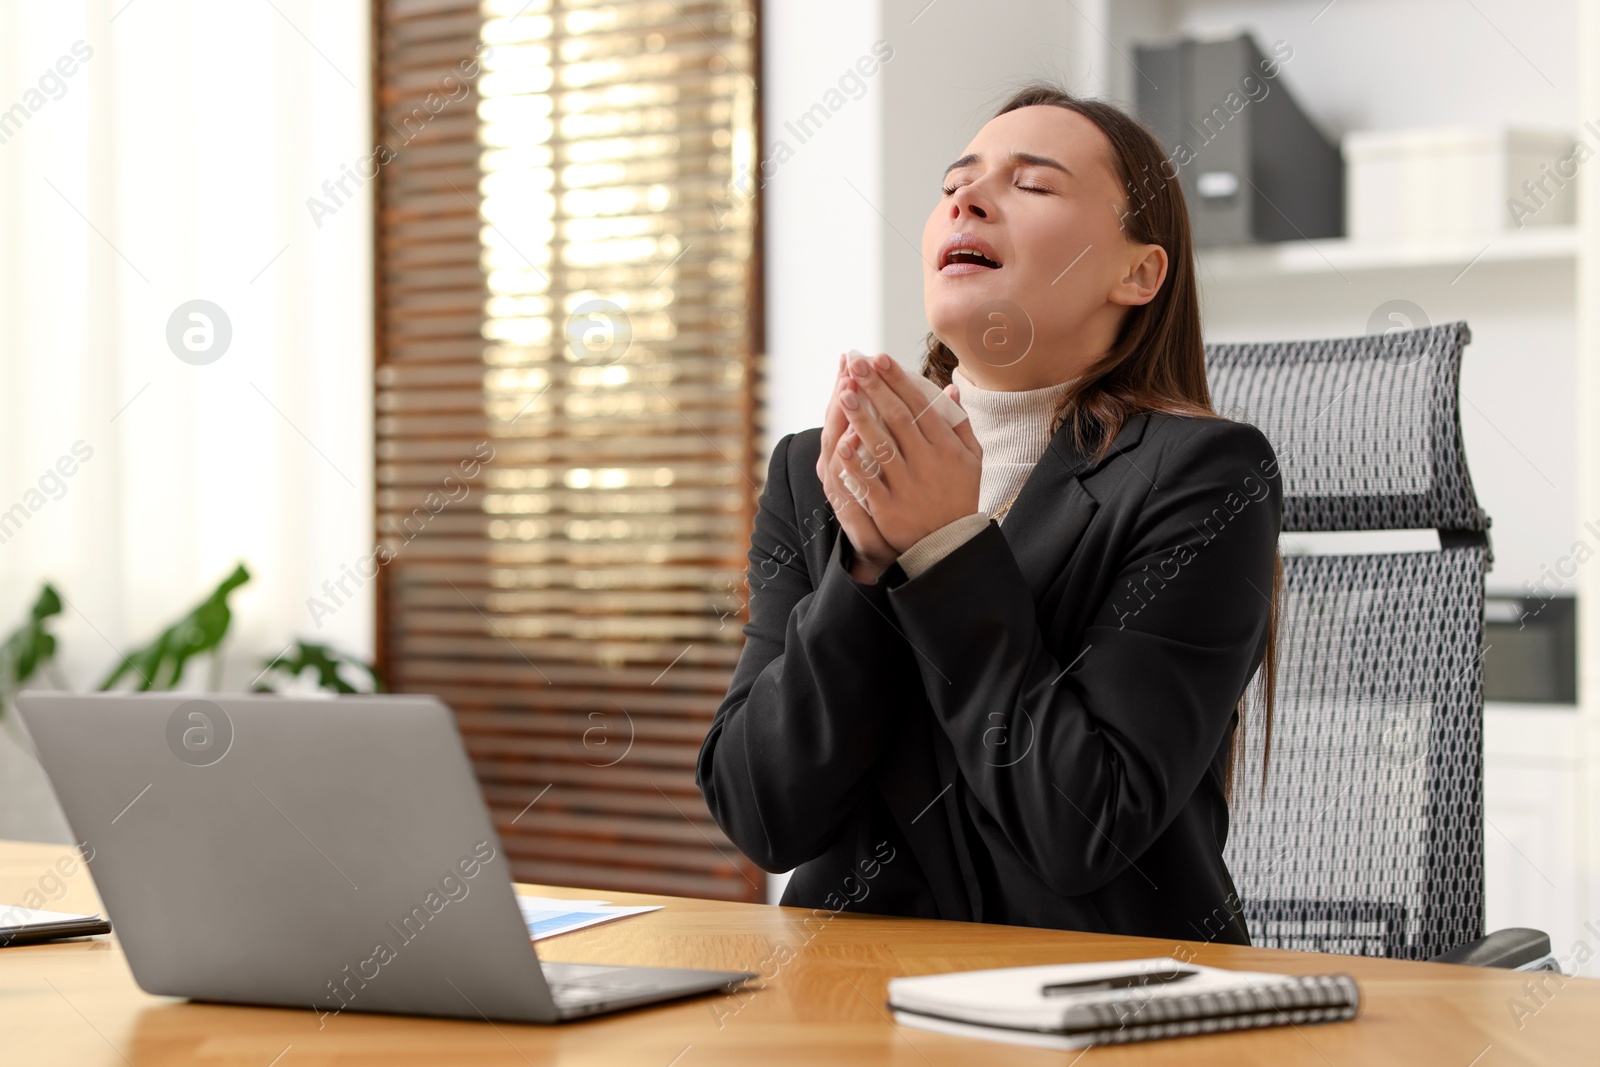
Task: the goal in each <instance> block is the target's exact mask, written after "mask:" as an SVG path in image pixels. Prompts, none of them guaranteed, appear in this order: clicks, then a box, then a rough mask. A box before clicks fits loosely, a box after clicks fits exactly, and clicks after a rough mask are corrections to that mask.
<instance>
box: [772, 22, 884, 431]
mask: <svg viewBox="0 0 1600 1067" xmlns="http://www.w3.org/2000/svg"><path fill="white" fill-rule="evenodd" d="M763 19H764V22H763V24H762V31H761V32H762V37H763V40H764V50H763V53H762V62H763V64H764V65H765V71H764V79H763V80H764V88H765V96H764V99H763V103H762V123H763V127H764V129H763V138H762V140H763V143H762V152H761V157H762V161H763V163H764V164H765V168H764V169H765V171H766V172H767V174H768V175H770V176H769V177H767V178H766V179H765V184H764V186H763V190H764V193H765V195H766V205H765V206H766V218H765V223H766V249H765V250H766V271H767V355H768V358H767V380H766V420H767V423H766V429H767V440H766V441H765V442H764V443H763V446H762V452H763V455H765V454H767V453H768V452H770V450H771V445H772V443H773V442H774V441H776V440H777V439H778V438H779V437H782V436H783V435H784V434H786V433H791V432H794V431H796V430H803V429H805V428H807V427H810V426H817V425H819V424H821V422H822V413H823V409H824V407H825V406H826V404H827V401H828V392H829V390H830V389H831V387H832V383H833V374H834V371H835V369H836V365H837V362H838V358H839V353H840V352H844V351H847V350H849V349H851V348H859V349H861V350H863V351H869V352H876V351H879V350H881V349H882V348H883V343H884V334H883V294H882V288H881V282H880V259H879V257H880V250H879V245H878V243H877V242H875V241H872V240H863V239H862V237H863V235H869V234H873V233H875V232H876V231H877V228H878V226H879V225H880V222H879V219H878V216H877V214H876V212H875V211H874V210H873V205H875V204H878V203H880V202H881V201H882V196H883V162H882V156H881V154H880V151H879V147H880V145H881V130H882V113H881V108H882V101H883V92H884V84H885V81H886V79H887V77H888V76H889V72H890V71H892V70H893V69H894V66H895V64H896V63H899V62H900V57H899V55H898V50H896V55H895V58H893V59H891V60H889V62H888V63H887V64H885V65H882V66H881V67H880V68H879V69H878V71H877V72H876V73H875V74H873V75H872V76H871V77H869V78H863V79H862V81H863V82H864V83H865V91H864V92H861V93H860V94H859V95H860V99H852V98H851V95H845V96H844V100H845V102H844V104H843V106H842V107H840V108H839V109H838V110H837V111H835V112H833V113H832V114H831V117H830V118H828V120H827V121H826V122H825V123H824V124H822V126H821V128H820V129H812V130H811V132H809V133H808V134H807V136H806V139H805V140H804V141H802V140H801V137H800V136H798V135H796V134H795V133H794V132H792V131H791V130H790V128H789V127H790V126H791V125H796V128H798V126H797V124H798V123H799V122H800V120H801V118H802V116H804V115H805V114H806V113H807V112H808V111H810V109H811V108H812V107H814V106H815V105H817V104H818V103H819V102H823V100H824V98H825V96H826V95H827V93H828V92H829V90H837V89H838V87H839V80H840V78H841V77H843V76H844V75H846V74H847V72H855V64H856V62H857V61H858V60H859V59H860V58H861V57H862V56H870V55H871V54H872V49H873V45H874V43H876V42H877V41H880V40H883V39H885V35H884V33H883V32H882V29H881V24H880V20H879V17H878V5H877V4H876V3H863V2H861V0H806V2H804V3H801V2H796V0H780V2H776V3H769V4H767V5H766V7H765V10H764V12H763ZM858 76H859V74H858ZM852 95H854V94H852ZM824 106H826V105H824ZM779 142H782V143H783V144H784V145H785V146H787V152H792V156H791V155H788V154H787V152H786V151H784V150H781V149H780V148H779Z"/></svg>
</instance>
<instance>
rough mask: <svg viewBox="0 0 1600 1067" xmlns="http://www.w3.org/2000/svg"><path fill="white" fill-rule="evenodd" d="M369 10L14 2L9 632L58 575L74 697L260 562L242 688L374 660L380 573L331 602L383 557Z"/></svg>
mask: <svg viewBox="0 0 1600 1067" xmlns="http://www.w3.org/2000/svg"><path fill="white" fill-rule="evenodd" d="M368 17H369V13H368V6H367V4H365V3H354V2H339V3H327V2H318V0H187V2H184V0H90V2H87V3H83V4H68V3H56V2H51V3H31V2H30V3H21V2H17V3H12V2H6V3H4V4H0V632H3V631H7V630H9V629H10V628H11V627H12V626H13V625H15V623H16V621H18V620H19V619H20V618H21V615H22V613H23V611H24V609H25V608H26V606H27V604H28V603H29V602H31V599H32V597H33V594H34V592H35V590H36V589H37V587H38V585H39V583H40V582H41V581H42V580H44V579H49V580H50V581H52V582H54V583H55V584H56V585H57V586H58V587H59V588H60V590H61V592H62V593H63V594H64V595H65V597H66V598H67V599H68V600H69V601H70V605H71V606H70V607H69V608H68V609H67V611H66V613H65V616H64V617H63V618H62V619H61V620H60V622H59V626H58V628H57V629H58V632H59V634H60V636H61V640H62V647H61V659H62V668H63V673H64V674H65V676H66V677H67V678H68V679H69V680H70V682H71V683H72V684H73V686H74V687H76V688H88V687H90V686H93V685H94V684H96V683H97V682H98V681H99V680H100V677H101V676H102V675H103V674H104V673H105V672H106V671H107V670H108V669H109V668H110V667H111V666H112V665H113V664H114V663H115V662H116V660H117V658H118V653H119V652H120V651H123V650H126V649H128V648H129V647H131V646H135V645H138V644H141V643H143V642H146V641H148V640H149V639H150V638H151V637H153V636H154V634H155V633H156V632H157V631H158V630H159V628H160V627H161V626H163V625H165V624H166V623H167V622H168V621H170V620H171V619H173V618H175V617H176V616H177V615H179V614H180V613H181V612H183V611H184V610H186V609H187V608H188V607H189V606H191V605H192V604H193V603H194V602H195V601H196V600H197V599H198V598H199V597H200V596H201V595H202V594H203V593H204V592H206V591H208V590H209V589H210V588H211V587H212V586H213V585H214V584H215V583H216V582H217V581H219V580H220V579H221V578H223V577H224V576H225V575H226V574H227V573H228V572H229V571H231V570H232V568H233V566H234V564H235V562H236V561H243V562H244V563H245V564H246V566H247V567H249V569H250V571H251V572H252V574H253V575H254V576H255V577H254V580H253V581H252V582H251V583H250V584H248V585H247V586H245V587H244V588H242V589H241V590H240V591H239V592H238V593H236V594H235V596H234V598H233V604H234V607H235V615H234V625H233V636H232V638H231V639H230V642H229V646H228V663H227V669H226V671H225V675H224V679H225V684H227V685H228V686H229V687H240V686H243V685H245V684H247V683H248V682H249V681H250V680H251V678H252V677H253V676H254V675H255V674H256V672H257V670H258V669H259V667H258V665H259V663H260V661H261V660H262V659H263V658H264V657H268V656H271V655H273V654H275V653H276V652H278V651H279V650H281V649H282V648H283V647H284V646H285V645H286V644H287V643H288V642H289V641H290V640H291V639H293V638H294V637H296V636H304V637H307V638H310V639H315V640H319V641H325V642H329V643H332V644H335V645H338V646H341V647H343V648H345V649H347V650H349V651H352V652H355V653H357V654H360V655H362V656H367V655H370V653H371V651H372V608H371V603H372V598H371V583H370V582H368V583H366V587H365V588H362V589H355V588H354V587H353V586H352V585H351V584H350V582H349V581H348V579H347V580H346V584H345V587H344V594H349V595H340V596H339V600H340V602H341V606H340V607H339V608H338V610H336V611H335V612H334V613H333V614H332V615H331V616H325V617H322V618H320V623H321V625H320V626H318V625H317V622H318V621H319V620H314V619H313V617H312V615H311V614H310V612H309V611H308V608H307V599H308V598H310V597H313V596H317V597H321V598H322V599H323V601H324V603H329V601H328V598H327V594H326V593H325V592H323V583H324V582H328V581H334V582H336V581H337V580H338V579H340V578H341V576H343V575H344V573H345V571H344V566H345V565H347V564H348V565H352V566H353V564H354V562H355V561H356V560H357V559H358V558H360V557H361V556H363V555H365V554H366V553H368V552H370V551H371V541H372V529H371V528H372V491H371V483H372V473H371V472H372V449H371V438H372V417H371V402H372V401H371V396H372V392H371V379H372V371H371V368H372V337H371V334H372V330H371V323H372V301H371V295H370V288H371V280H370V279H371V252H370V250H371V242H372V236H371V233H372V231H371V195H370V194H371V188H370V183H367V184H366V186H365V187H362V186H361V185H360V184H358V183H359V182H360V177H359V170H358V169H357V168H355V167H354V164H355V163H356V161H357V160H359V159H362V158H363V157H365V156H366V155H367V154H368V151H369V146H370V143H371V139H372V138H371V129H370V102H369V92H370V89H369V84H370V83H369V78H368ZM341 182H342V185H341ZM324 183H328V184H326V185H325V184H324ZM312 197H316V198H317V199H318V200H319V201H320V202H321V205H322V208H321V209H319V211H318V213H317V215H316V216H313V214H312V212H311V211H310V209H309V207H308V204H307V201H308V200H309V199H310V198H312ZM330 203H331V204H334V205H336V210H334V211H333V213H332V214H328V213H327V211H326V208H327V206H328V205H329V204H330ZM197 300H201V301H208V302H210V304H211V305H214V306H215V307H216V308H220V309H221V311H222V313H223V314H224V315H225V316H226V319H227V323H228V326H229V327H231V340H230V341H229V343H228V347H227V348H226V350H224V351H221V355H220V356H217V355H216V353H217V352H218V351H219V350H220V349H219V347H218V342H219V341H220V340H221V337H222V334H223V332H224V328H223V323H222V321H221V317H220V316H218V315H216V314H215V313H208V311H209V309H207V308H203V307H202V308H201V309H200V312H201V314H202V315H204V316H205V317H204V318H190V317H189V316H188V314H187V310H188V309H185V312H184V313H180V314H179V315H178V321H177V324H176V325H177V328H176V329H175V330H174V331H172V332H174V334H175V335H176V337H177V339H178V342H179V343H178V344H177V346H176V348H177V350H178V352H180V353H182V354H183V355H184V356H185V357H186V358H185V359H180V358H179V355H178V354H175V351H174V346H173V345H171V344H169V339H168V334H169V320H171V319H173V317H174V313H175V312H177V311H179V309H180V306H181V305H186V304H188V303H189V302H191V301H197ZM185 333H187V335H188V336H187V342H188V345H189V346H192V348H191V347H185V344H184V336H183V335H184V334H185ZM208 345H209V346H210V347H209V349H208V348H207V346H208ZM208 359H209V360H210V361H209V362H207V360H208ZM189 681H190V682H192V683H193V684H195V685H203V684H205V681H206V678H205V676H204V672H203V671H202V670H193V671H192V672H191V674H190V676H189ZM0 774H3V771H0ZM0 789H3V781H0ZM4 808H5V804H4V802H3V799H0V817H3V809H4Z"/></svg>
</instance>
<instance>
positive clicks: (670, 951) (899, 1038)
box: [0, 842, 1600, 1067]
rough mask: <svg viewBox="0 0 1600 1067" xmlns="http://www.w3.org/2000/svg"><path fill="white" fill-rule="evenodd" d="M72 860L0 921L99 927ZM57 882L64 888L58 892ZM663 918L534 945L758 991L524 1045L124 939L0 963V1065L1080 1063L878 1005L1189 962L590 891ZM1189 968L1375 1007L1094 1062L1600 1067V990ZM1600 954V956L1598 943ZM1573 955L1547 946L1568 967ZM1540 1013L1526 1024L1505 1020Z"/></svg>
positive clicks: (1041, 937)
mask: <svg viewBox="0 0 1600 1067" xmlns="http://www.w3.org/2000/svg"><path fill="white" fill-rule="evenodd" d="M71 856H72V853H71V852H70V850H69V849H68V848H66V847H65V846H61V845H37V844H21V843H17V842H0V903H12V902H18V903H20V902H22V901H23V899H24V896H25V894H27V893H28V892H29V891H30V890H35V889H38V890H41V891H43V892H54V891H61V892H62V895H61V896H60V897H59V898H58V899H57V900H56V901H54V902H53V903H52V904H47V905H45V906H47V907H53V908H56V909H59V910H65V911H85V912H88V911H98V910H100V903H99V899H98V898H97V897H96V896H95V892H94V887H93V885H92V884H91V883H90V880H89V878H88V875H87V872H85V871H84V870H83V869H82V867H81V866H78V867H77V868H76V873H75V874H74V875H73V876H71V877H68V878H64V879H59V881H60V883H61V889H60V890H58V889H57V882H56V880H55V878H52V874H51V872H52V870H53V865H54V864H55V863H56V862H57V860H59V859H61V858H62V857H69V858H70V857H71ZM56 878H59V876H56ZM529 888H530V890H536V891H537V892H538V893H540V894H543V895H550V896H562V895H566V896H572V897H581V896H590V897H593V896H596V895H599V896H602V897H604V898H606V899H610V900H613V901H615V902H617V903H647V904H648V903H659V904H665V905H666V910H664V911H660V912H654V913H651V914H649V915H644V916H641V917H639V918H635V919H626V920H623V921H621V922H617V923H614V924H612V925H609V926H601V927H596V928H594V929H591V930H584V931H579V932H578V933H574V934H568V935H565V936H562V937H558V938H553V939H551V940H548V941H543V942H540V944H539V952H540V954H541V955H542V956H544V957H545V958H547V959H552V960H590V961H595V962H600V963H636V964H658V965H664V966H682V967H713V968H719V969H724V970H740V969H742V970H750V971H758V972H761V973H762V974H764V975H765V976H767V980H766V982H765V983H764V988H762V989H760V990H759V991H755V992H748V993H744V994H742V995H736V996H718V997H710V998H704V999H701V1000H694V1001H688V1002H684V1003H680V1004H672V1005H666V1006H663V1007H657V1008H646V1009H643V1010H641V1011H635V1012H630V1013H625V1014H622V1015H617V1016H611V1017H608V1018H602V1019H596V1020H591V1021H588V1022H581V1023H568V1024H565V1025H561V1026H550V1027H544V1026H520V1025H515V1024H504V1023H502V1024H495V1025H489V1024H485V1023H473V1022H457V1021H453V1020H433V1019H416V1018H403V1017H396V1016H383V1015H361V1014H357V1013H354V1012H346V1013H344V1014H342V1015H339V1016H336V1017H330V1018H328V1019H326V1020H324V1022H323V1025H321V1026H320V1027H319V1023H318V1019H317V1016H316V1015H315V1014H314V1013H313V1012H311V1011H309V1010H307V1011H296V1010H288V1009H272V1008H235V1007H228V1006H218V1005H210V1004H190V1003H187V1002H185V1001H181V1000H174V999H172V998H168V997H152V996H149V995H147V994H145V993H144V992H142V991H141V990H140V989H139V988H138V986H136V985H135V984H134V981H133V976H132V975H131V974H130V973H129V971H128V968H127V965H126V963H125V962H124V961H123V958H122V951H121V949H120V948H119V947H118V945H117V942H116V939H115V937H114V936H109V937H100V938H95V939H94V940H92V941H80V942H71V943H63V944H55V945H33V946H17V947H12V948H6V949H0V1062H3V1063H4V1064H6V1065H7V1067H12V1065H16V1067H21V1065H35V1064H38V1065H45V1064H49V1065H58V1064H61V1065H65V1064H70V1065H73V1067H82V1065H99V1064H104V1065H107V1067H114V1065H116V1067H120V1065H124V1064H133V1065H136V1067H151V1065H157V1064H160V1065H165V1064H211V1065H217V1067H222V1065H227V1067H312V1065H324V1064H326V1065H331V1064H340V1065H352V1064H416V1065H419V1067H421V1065H433V1064H450V1063H460V1064H472V1065H473V1067H500V1065H504V1067H530V1065H538V1067H545V1065H549V1064H629V1065H633V1064H639V1065H644V1067H703V1065H708V1064H728V1065H739V1067H749V1065H751V1064H755V1065H759V1067H778V1065H781V1064H805V1065H817V1064H821V1065H825V1067H849V1065H853V1064H866V1063H874V1064H876V1063H887V1064H900V1065H904V1067H944V1065H946V1064H970V1063H982V1064H992V1063H1019V1064H1057V1065H1064V1064H1070V1063H1073V1062H1075V1057H1077V1056H1078V1053H1075V1052H1073V1053H1061V1052H1050V1051H1044V1050H1038V1049H1029V1048H1022V1047H1019V1046H1013V1045H1002V1044H997V1043H992V1042H986V1041H984V1042H980V1041H969V1040H966V1039H962V1038H954V1037H944V1036H942V1035H938V1034H932V1033H928V1032H925V1031H922V1030H909V1029H902V1028H899V1027H896V1026H894V1025H893V1024H892V1023H891V1022H890V1021H889V1018H888V1016H887V1014H886V1013H885V1009H884V1006H883V1003H884V998H885V989H886V984H887V982H888V980H889V978H891V977H893V976H895V975H903V974H926V973H930V972H936V971H951V970H963V969H968V968H976V967H1000V966H1010V965H1019V964H1037V963H1052V962H1064V961H1076V960H1096V959H1117V958H1134V957H1139V956H1161V955H1167V954H1171V953H1173V952H1174V951H1176V950H1178V946H1177V945H1175V944H1173V943H1169V942H1165V941H1154V940H1145V939H1141V938H1116V937H1097V936H1091V935H1086V934H1073V933H1061V932H1055V931H1043V930H1029V929H1022V928H1016V927H1005V926H979V925H974V924H967V923H943V922H932V921H925V920H919V919H879V918H863V917H859V916H851V915H844V914H841V915H837V916H834V917H832V918H828V917H827V913H825V912H824V913H822V914H821V916H820V917H818V916H813V915H812V913H810V912H807V911H803V910H799V909H791V908H771V907H762V906H758V905H753V904H727V903H722V902H718V901H706V900H687V899H680V898H676V897H649V896H638V895H633V894H627V893H612V892H606V893H603V894H596V893H593V892H591V893H582V892H579V891H577V890H564V889H551V888H547V887H542V886H541V887H529ZM1185 944H1186V945H1187V947H1188V948H1189V949H1192V950H1193V952H1194V954H1195V955H1194V959H1195V961H1196V962H1198V963H1206V964H1215V965H1218V966H1223V967H1237V968H1248V969H1253V970H1263V971H1281V972H1284V973H1292V974H1312V973H1319V972H1327V971H1346V972H1348V973H1350V974H1353V975H1355V976H1356V977H1357V979H1359V980H1360V982H1361V986H1362V990H1363V994H1364V996H1365V998H1366V1004H1365V1009H1364V1011H1363V1014H1362V1017H1361V1018H1360V1019H1358V1020H1357V1021H1355V1022H1351V1023H1339V1024H1333V1025H1326V1026H1311V1027H1304V1028H1299V1029H1295V1028H1289V1027H1284V1028H1279V1029H1273V1030H1265V1031H1255V1032H1251V1033H1243V1034H1224V1035H1217V1036H1210V1037H1192V1038H1184V1039H1180V1040H1171V1041H1161V1042H1152V1043H1147V1044H1142V1045H1131V1046H1119V1047H1103V1048H1095V1049H1091V1050H1089V1052H1088V1053H1087V1055H1086V1056H1085V1057H1084V1063H1085V1064H1088V1065H1093V1064H1100V1063H1107V1064H1110V1063H1133V1062H1139V1063H1157V1064H1195V1063H1219V1064H1264V1065H1266V1064H1271V1065H1278V1064H1314V1065H1317V1067H1329V1065H1332V1067H1345V1065H1352V1067H1353V1065H1358V1064H1359V1065H1367V1064H1386V1063H1395V1064H1408V1065H1414V1064H1442V1065H1448V1067H1496V1065H1501V1064H1532V1063H1551V1064H1580V1063H1593V1062H1595V1061H1596V1059H1597V1058H1600V1052H1597V1051H1596V1049H1597V1046H1600V1039H1597V1037H1596V1034H1595V1024H1596V1021H1597V1020H1600V981H1593V980H1588V979H1567V980H1565V981H1564V982H1563V983H1556V982H1554V981H1552V982H1551V983H1550V985H1549V990H1550V992H1549V993H1548V994H1546V995H1544V996H1542V997H1541V999H1542V1000H1543V1001H1544V1005H1543V1006H1542V1007H1540V1006H1539V1002H1538V1001H1536V1000H1533V999H1531V998H1530V997H1529V996H1528V994H1527V991H1526V990H1525V989H1524V983H1526V982H1528V980H1529V976H1527V975H1523V974H1518V973H1515V972H1509V971H1491V970H1479V969H1474V968H1468V967H1445V966H1438V965H1434V964H1426V963H1397V962H1391V961H1386V960H1367V959H1359V958H1353V957H1334V956H1315V955H1310V954H1306V953H1296V952H1278V951H1273V950H1270V949H1241V948H1234V947H1229V946H1216V945H1204V944H1200V943H1193V942H1189V943H1185ZM1595 947H1600V946H1595ZM1570 949H1571V946H1557V951H1558V955H1559V954H1562V953H1565V952H1567V951H1569V950H1570ZM1514 1002H1521V1003H1523V1004H1524V1005H1526V1006H1528V1007H1529V1008H1536V1009H1537V1013H1536V1014H1533V1015H1524V1016H1523V1017H1522V1019H1521V1024H1522V1025H1521V1027H1520V1029H1519V1027H1518V1021H1517V1019H1516V1018H1514V1016H1513V1013H1512V1009H1511V1007H1510V1005H1511V1004H1512V1003H1514Z"/></svg>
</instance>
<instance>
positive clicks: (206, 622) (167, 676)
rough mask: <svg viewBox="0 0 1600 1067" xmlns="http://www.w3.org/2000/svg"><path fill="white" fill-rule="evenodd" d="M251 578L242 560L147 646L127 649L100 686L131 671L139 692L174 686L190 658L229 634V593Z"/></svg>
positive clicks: (108, 685) (213, 648) (112, 683)
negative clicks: (131, 649)
mask: <svg viewBox="0 0 1600 1067" xmlns="http://www.w3.org/2000/svg"><path fill="white" fill-rule="evenodd" d="M249 580H250V572H249V571H248V570H246V569H245V566H244V564H243V563H240V564H238V565H237V566H235V567H234V569H233V573H232V574H230V575H228V576H227V577H226V578H224V579H223V580H222V582H221V584H219V585H218V586H217V587H216V588H215V589H213V590H212V591H211V594H210V595H209V596H207V597H206V598H205V599H204V600H202V601H201V602H200V603H199V604H197V605H195V607H194V609H193V610H191V611H190V612H189V613H188V614H187V615H185V616H184V617H183V618H181V619H179V620H178V621H177V622H175V623H173V624H172V625H171V626H169V627H167V628H166V629H165V630H163V631H161V633H160V634H159V635H158V636H157V637H156V639H155V640H154V641H152V642H151V643H150V644H148V645H146V646H145V647H144V648H141V649H136V650H135V651H133V652H130V653H128V655H127V656H125V657H124V658H123V660H122V662H121V663H119V664H118V665H117V668H116V670H114V671H112V672H111V673H110V674H109V675H107V676H106V679H105V681H103V682H101V683H100V688H101V689H110V688H111V687H113V686H115V685H116V684H117V683H118V682H120V681H121V680H122V679H123V678H124V677H126V676H127V675H128V674H129V672H130V671H131V672H132V673H134V674H136V675H137V676H138V682H137V684H136V685H135V686H134V688H135V689H137V690H139V691H140V692H144V691H147V690H150V689H174V688H176V687H177V685H178V683H179V682H181V681H182V680H183V670H184V668H185V667H186V666H188V663H189V660H190V659H192V658H194V657H195V656H199V655H203V654H205V653H208V652H210V653H215V652H216V651H217V648H218V646H220V645H221V644H222V639H223V638H224V637H226V636H227V635H228V626H229V624H230V623H232V622H233V612H232V611H231V610H230V609H229V608H228V596H229V595H230V594H231V593H232V592H233V591H234V590H235V589H237V588H239V587H240V586H241V585H243V584H244V583H246V582H248V581H249Z"/></svg>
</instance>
